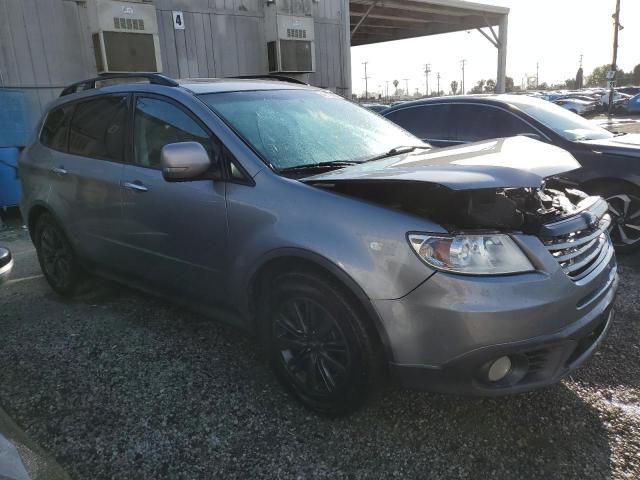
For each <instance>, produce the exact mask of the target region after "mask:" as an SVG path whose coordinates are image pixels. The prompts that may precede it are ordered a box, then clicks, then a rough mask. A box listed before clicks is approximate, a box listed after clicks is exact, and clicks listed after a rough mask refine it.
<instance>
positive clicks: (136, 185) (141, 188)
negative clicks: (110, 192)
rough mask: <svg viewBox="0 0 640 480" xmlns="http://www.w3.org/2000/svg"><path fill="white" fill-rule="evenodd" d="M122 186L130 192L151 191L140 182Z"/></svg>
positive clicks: (127, 183)
mask: <svg viewBox="0 0 640 480" xmlns="http://www.w3.org/2000/svg"><path fill="white" fill-rule="evenodd" d="M122 186H123V187H124V188H127V189H129V190H133V191H134V192H147V191H148V190H149V189H148V188H147V187H145V186H144V185H143V184H142V182H140V181H138V180H136V181H135V182H124V183H123V184H122Z"/></svg>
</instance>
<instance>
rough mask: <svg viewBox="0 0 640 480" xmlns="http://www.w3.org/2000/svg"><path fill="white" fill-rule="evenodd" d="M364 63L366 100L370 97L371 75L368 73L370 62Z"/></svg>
mask: <svg viewBox="0 0 640 480" xmlns="http://www.w3.org/2000/svg"><path fill="white" fill-rule="evenodd" d="M362 64H363V65H364V98H365V100H366V99H368V98H369V75H367V65H369V62H362Z"/></svg>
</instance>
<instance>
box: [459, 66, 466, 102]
mask: <svg viewBox="0 0 640 480" xmlns="http://www.w3.org/2000/svg"><path fill="white" fill-rule="evenodd" d="M460 63H461V64H462V89H461V90H460V91H461V93H462V95H464V66H465V64H466V63H467V61H466V60H465V59H463V60H460Z"/></svg>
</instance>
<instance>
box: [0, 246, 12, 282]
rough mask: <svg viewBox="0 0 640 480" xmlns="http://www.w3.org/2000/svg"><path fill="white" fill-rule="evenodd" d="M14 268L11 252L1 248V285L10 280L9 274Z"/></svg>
mask: <svg viewBox="0 0 640 480" xmlns="http://www.w3.org/2000/svg"><path fill="white" fill-rule="evenodd" d="M12 268H13V258H12V257H11V252H10V251H9V250H7V249H6V248H2V247H0V285H2V284H3V283H4V282H6V281H7V280H8V279H9V274H10V273H11V269H12Z"/></svg>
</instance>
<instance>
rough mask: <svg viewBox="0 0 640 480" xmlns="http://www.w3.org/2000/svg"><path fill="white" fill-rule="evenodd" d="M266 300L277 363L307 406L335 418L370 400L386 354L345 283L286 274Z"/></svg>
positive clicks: (272, 357) (265, 325) (269, 344)
mask: <svg viewBox="0 0 640 480" xmlns="http://www.w3.org/2000/svg"><path fill="white" fill-rule="evenodd" d="M260 304H261V307H262V308H261V311H262V312H263V316H262V319H261V327H262V329H263V332H262V333H263V335H262V337H263V339H264V342H265V344H266V351H267V354H268V357H269V362H270V364H271V367H272V368H273V370H274V372H275V374H276V377H277V378H278V380H279V381H280V382H281V383H282V384H283V386H284V387H285V388H286V389H287V390H288V391H289V392H290V393H291V394H292V395H293V396H294V397H295V398H296V399H298V400H299V401H300V402H301V403H302V404H303V405H304V406H305V407H306V408H308V409H310V410H312V411H314V412H316V413H319V414H322V415H327V416H331V417H335V416H342V415H347V414H349V413H351V412H353V411H355V410H357V409H358V408H359V407H360V406H361V405H362V404H363V403H364V402H365V401H366V400H367V398H368V397H369V395H370V393H371V391H372V389H373V387H374V385H376V384H377V381H378V378H379V373H380V370H381V368H380V366H381V365H382V362H381V358H382V356H381V354H380V353H379V349H378V348H377V347H376V346H377V343H376V341H375V337H374V336H373V334H372V332H371V331H370V327H369V324H368V323H367V321H366V320H367V319H366V318H365V316H364V315H363V313H361V311H360V310H361V309H360V308H358V305H356V304H355V302H354V301H352V300H351V299H350V298H348V296H346V295H345V294H344V293H343V292H342V289H341V288H340V287H339V286H337V285H336V284H335V283H334V282H331V281H329V280H327V279H325V278H323V277H320V276H318V275H317V274H314V273H313V272H290V273H282V274H279V275H277V276H275V277H274V278H272V279H271V281H270V282H269V287H268V289H265V291H264V292H263V295H262V299H261V302H260Z"/></svg>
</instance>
